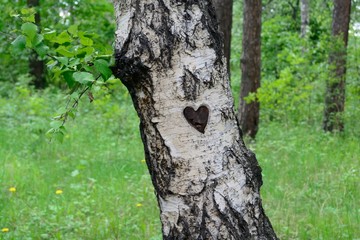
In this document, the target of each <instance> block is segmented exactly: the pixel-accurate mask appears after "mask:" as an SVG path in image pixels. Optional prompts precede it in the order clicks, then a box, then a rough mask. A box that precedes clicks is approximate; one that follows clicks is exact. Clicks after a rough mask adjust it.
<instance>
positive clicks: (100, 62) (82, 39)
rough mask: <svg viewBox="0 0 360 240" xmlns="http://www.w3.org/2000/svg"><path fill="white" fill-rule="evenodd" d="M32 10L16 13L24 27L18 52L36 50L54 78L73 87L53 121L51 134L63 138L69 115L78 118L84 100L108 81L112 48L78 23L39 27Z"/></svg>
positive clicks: (16, 43) (16, 44) (17, 42)
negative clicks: (60, 28) (59, 27)
mask: <svg viewBox="0 0 360 240" xmlns="http://www.w3.org/2000/svg"><path fill="white" fill-rule="evenodd" d="M34 14H35V11H34V10H32V9H22V10H21V14H19V15H16V16H15V17H19V16H20V18H21V19H22V21H23V24H22V25H21V28H20V29H18V30H16V32H17V33H18V36H17V37H16V39H15V40H14V41H13V42H12V47H13V50H14V51H18V52H19V51H20V52H23V51H25V50H26V49H30V50H33V51H35V52H36V53H37V54H38V56H39V57H40V58H41V59H42V60H45V61H46V62H47V67H48V69H49V70H50V72H51V73H52V76H53V77H54V78H60V79H62V80H64V81H65V82H66V84H67V86H68V88H69V90H70V91H69V93H68V102H67V104H66V107H65V108H63V109H62V110H61V111H60V112H59V113H58V116H56V117H54V118H53V121H52V122H51V123H50V126H51V128H50V130H49V131H48V132H47V135H48V136H50V137H53V136H56V138H58V139H59V140H61V141H62V139H63V136H64V132H65V130H66V129H65V126H64V125H65V123H66V121H67V120H68V118H69V117H72V118H74V117H75V112H76V108H77V106H78V105H79V101H80V99H81V98H82V97H83V96H84V95H85V93H88V96H89V99H90V102H92V100H93V96H92V93H91V88H92V87H93V86H94V85H95V84H96V83H98V82H99V80H101V81H102V82H106V81H107V80H108V79H109V78H110V77H111V76H112V71H111V69H110V67H109V66H110V61H111V59H112V48H111V47H109V48H104V47H103V46H100V45H98V46H97V45H96V35H94V34H90V33H87V32H84V31H80V30H79V26H78V25H71V26H69V27H68V28H67V29H66V30H64V31H62V32H60V33H57V32H56V31H55V30H53V29H47V28H45V29H39V27H38V26H37V25H36V24H35V20H34V17H33V15H34Z"/></svg>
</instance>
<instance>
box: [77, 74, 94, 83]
mask: <svg viewBox="0 0 360 240" xmlns="http://www.w3.org/2000/svg"><path fill="white" fill-rule="evenodd" d="M73 77H74V79H75V81H76V82H79V83H81V84H88V83H91V82H93V81H95V79H94V76H93V75H92V74H91V73H88V72H75V73H74V74H73Z"/></svg>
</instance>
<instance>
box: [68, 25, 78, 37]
mask: <svg viewBox="0 0 360 240" xmlns="http://www.w3.org/2000/svg"><path fill="white" fill-rule="evenodd" d="M78 26H79V25H71V26H70V27H69V29H68V32H69V33H70V34H71V35H72V36H73V37H77V36H78Z"/></svg>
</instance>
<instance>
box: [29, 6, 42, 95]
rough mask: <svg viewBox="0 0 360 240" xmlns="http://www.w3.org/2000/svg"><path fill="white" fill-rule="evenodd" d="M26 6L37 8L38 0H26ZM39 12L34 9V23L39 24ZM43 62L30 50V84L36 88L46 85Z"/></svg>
mask: <svg viewBox="0 0 360 240" xmlns="http://www.w3.org/2000/svg"><path fill="white" fill-rule="evenodd" d="M27 5H28V7H35V8H38V7H39V5H40V3H39V0H27ZM40 23H41V19H40V12H39V9H36V13H35V24H36V25H38V26H40ZM45 70H46V66H45V62H44V61H43V60H40V59H39V55H38V54H37V53H36V52H35V51H32V52H31V54H30V57H29V71H30V74H31V76H32V78H33V80H32V82H31V84H33V85H34V86H35V88H36V89H43V88H45V87H46V85H47V83H46V78H45Z"/></svg>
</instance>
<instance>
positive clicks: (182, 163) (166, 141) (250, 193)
mask: <svg viewBox="0 0 360 240" xmlns="http://www.w3.org/2000/svg"><path fill="white" fill-rule="evenodd" d="M114 5H115V12H116V21H117V26H118V27H117V31H116V43H115V52H116V65H115V67H114V69H113V71H114V74H115V75H116V76H118V77H119V78H120V79H121V81H122V82H123V83H124V85H125V86H126V87H127V88H128V90H129V92H130V94H131V97H132V100H133V103H134V107H135V109H136V111H137V113H138V116H139V118H140V132H141V136H142V140H143V144H144V149H145V158H146V162H147V165H148V168H149V172H150V175H151V178H152V182H153V185H154V188H155V192H156V196H157V200H158V203H159V207H160V213H161V216H160V218H161V222H162V232H163V239H233V240H235V239H276V235H275V233H274V231H273V229H272V227H271V224H270V222H269V220H268V218H267V217H266V215H265V214H264V211H263V208H262V204H261V198H260V193H259V191H260V186H261V185H262V180H261V168H260V167H259V165H258V163H257V160H256V158H255V155H254V154H253V153H252V152H251V151H250V150H248V149H247V148H246V147H245V145H244V143H243V140H242V137H241V134H240V133H241V132H240V129H239V127H238V124H237V121H236V117H235V113H234V109H233V98H232V96H231V90H230V84H229V75H228V71H227V68H226V58H225V56H224V53H223V46H222V44H223V43H222V37H221V35H220V34H219V32H218V30H217V27H216V26H217V25H216V18H215V12H214V8H213V7H212V5H211V1H210V0H203V1H173V0H161V1H159V0H115V1H114Z"/></svg>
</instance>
